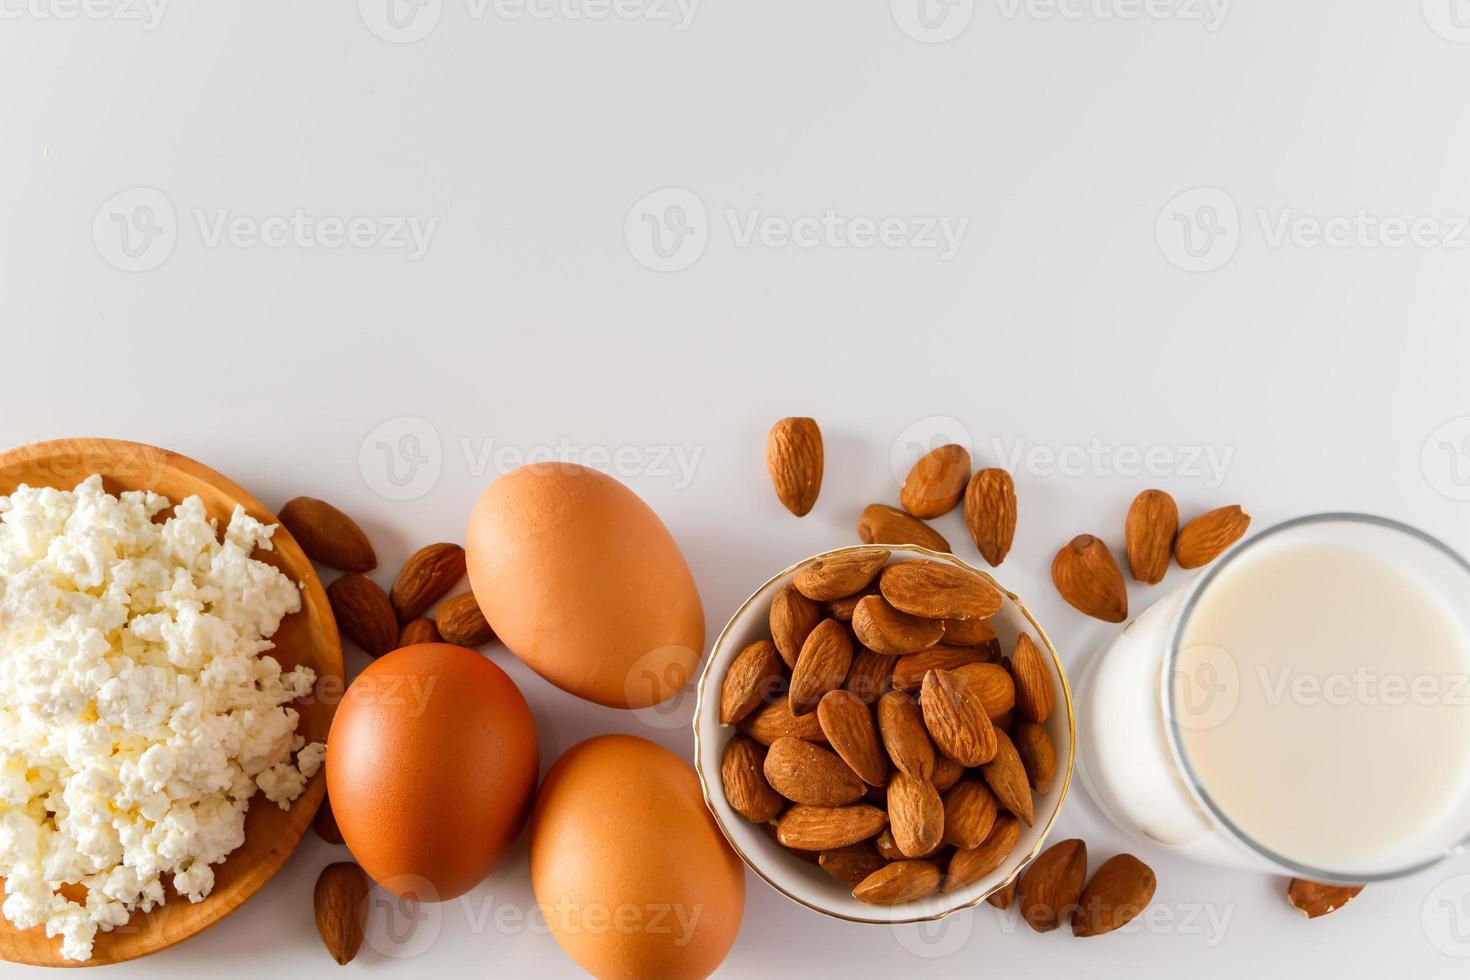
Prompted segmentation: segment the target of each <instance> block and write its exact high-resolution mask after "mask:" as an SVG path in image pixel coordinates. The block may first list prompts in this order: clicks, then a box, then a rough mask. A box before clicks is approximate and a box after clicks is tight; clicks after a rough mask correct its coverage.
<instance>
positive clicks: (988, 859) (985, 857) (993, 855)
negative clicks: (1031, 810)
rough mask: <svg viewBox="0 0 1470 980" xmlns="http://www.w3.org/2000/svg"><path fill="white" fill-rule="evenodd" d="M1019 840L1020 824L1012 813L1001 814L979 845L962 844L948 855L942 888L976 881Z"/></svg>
mask: <svg viewBox="0 0 1470 980" xmlns="http://www.w3.org/2000/svg"><path fill="white" fill-rule="evenodd" d="M1020 840H1021V825H1020V823H1019V822H1017V820H1016V818H1015V817H1012V816H1010V815H1008V814H1001V815H999V816H997V817H996V818H995V825H994V826H993V827H991V829H990V833H989V834H988V835H986V837H985V840H983V841H981V842H980V846H979V847H969V848H961V849H959V850H958V851H955V852H954V854H953V856H951V857H950V859H949V867H948V869H946V874H945V878H944V890H945V891H947V892H952V891H958V890H959V889H961V888H966V887H968V886H970V885H973V884H974V883H975V882H977V881H979V880H980V879H981V878H983V877H985V876H986V875H988V874H990V872H992V871H994V870H995V869H996V868H998V867H1000V866H1001V865H1002V864H1004V863H1005V860H1006V858H1008V857H1010V854H1011V852H1012V851H1014V850H1015V849H1016V844H1017V843H1019V842H1020Z"/></svg>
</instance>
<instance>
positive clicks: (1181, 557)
mask: <svg viewBox="0 0 1470 980" xmlns="http://www.w3.org/2000/svg"><path fill="white" fill-rule="evenodd" d="M1250 526H1251V515H1249V514H1247V513H1246V512H1245V510H1244V509H1243V508H1241V507H1240V506H1238V505H1232V506H1229V507H1217V508H1215V509H1214V510H1212V511H1210V512H1209V513H1207V514H1201V515H1200V516H1198V517H1196V518H1195V519H1194V520H1192V521H1190V522H1189V523H1188V524H1186V525H1184V526H1183V527H1182V528H1180V529H1179V536H1178V537H1177V538H1175V539H1174V558H1175V560H1176V561H1178V562H1179V567H1180V568H1199V567H1200V566H1201V565H1208V564H1209V563H1210V562H1212V561H1214V560H1215V559H1216V558H1218V557H1219V556H1220V552H1222V551H1224V550H1225V549H1226V548H1228V547H1230V546H1231V545H1232V544H1234V543H1235V542H1237V541H1239V540H1240V538H1241V536H1242V535H1244V534H1245V532H1246V529H1247V528H1249V527H1250Z"/></svg>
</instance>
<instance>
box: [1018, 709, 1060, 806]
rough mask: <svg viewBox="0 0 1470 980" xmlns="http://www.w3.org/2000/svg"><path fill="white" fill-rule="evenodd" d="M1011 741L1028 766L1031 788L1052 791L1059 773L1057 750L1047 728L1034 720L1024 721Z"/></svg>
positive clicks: (1022, 761) (1026, 766)
mask: <svg viewBox="0 0 1470 980" xmlns="http://www.w3.org/2000/svg"><path fill="white" fill-rule="evenodd" d="M1011 741H1012V742H1014V743H1015V745H1016V752H1017V753H1018V754H1019V755H1020V756H1021V765H1022V766H1024V767H1025V768H1026V779H1027V781H1028V782H1030V783H1031V788H1032V789H1034V790H1036V792H1038V793H1043V794H1045V793H1049V792H1051V784H1052V781H1053V780H1054V779H1055V778H1056V775H1057V750H1056V746H1055V745H1053V744H1052V740H1051V736H1050V735H1048V734H1047V733H1046V729H1045V728H1043V727H1042V726H1040V725H1038V724H1037V723H1036V722H1034V721H1023V722H1021V723H1020V724H1019V725H1017V726H1016V733H1015V735H1013V736H1012V737H1011Z"/></svg>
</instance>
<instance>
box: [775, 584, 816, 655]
mask: <svg viewBox="0 0 1470 980" xmlns="http://www.w3.org/2000/svg"><path fill="white" fill-rule="evenodd" d="M770 619H771V641H772V642H773V643H775V644H776V649H777V650H778V651H780V653H781V659H782V660H784V661H785V662H786V666H787V667H795V666H796V658H797V657H798V656H799V655H800V654H801V645H802V644H803V643H805V642H806V638H807V637H808V636H811V634H812V630H814V629H816V628H817V624H818V623H820V622H821V621H822V607H821V606H819V605H818V604H817V603H816V602H814V601H812V600H811V599H808V598H807V597H806V596H804V595H802V594H801V593H800V592H798V591H796V587H795V586H791V585H787V586H785V587H784V588H782V589H781V591H779V592H777V593H776V597H775V598H774V599H772V600H771V617H770Z"/></svg>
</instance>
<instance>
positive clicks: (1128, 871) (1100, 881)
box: [1072, 854, 1158, 936]
mask: <svg viewBox="0 0 1470 980" xmlns="http://www.w3.org/2000/svg"><path fill="white" fill-rule="evenodd" d="M1157 885H1158V881H1157V879H1155V877H1154V872H1153V869H1152V868H1150V867H1149V866H1148V865H1146V864H1144V863H1143V862H1142V861H1140V860H1138V858H1136V857H1134V856H1133V855H1132V854H1115V855H1114V856H1112V857H1110V858H1108V859H1107V860H1106V861H1104V862H1103V863H1102V866H1101V867H1099V868H1098V869H1097V871H1095V872H1093V875H1092V880H1091V881H1089V882H1088V883H1087V887H1086V888H1084V889H1083V890H1082V897H1081V898H1080V899H1079V900H1078V904H1077V911H1076V912H1075V913H1073V915H1072V935H1074V936H1101V935H1103V934H1104V933H1108V932H1112V931H1113V930H1114V929H1119V928H1121V927H1123V926H1126V925H1127V924H1128V923H1129V922H1132V921H1133V919H1134V918H1136V917H1137V915H1138V913H1140V912H1142V911H1143V910H1144V909H1145V908H1147V907H1148V903H1149V902H1151V901H1153V897H1154V888H1155V887H1156V886H1157Z"/></svg>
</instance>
